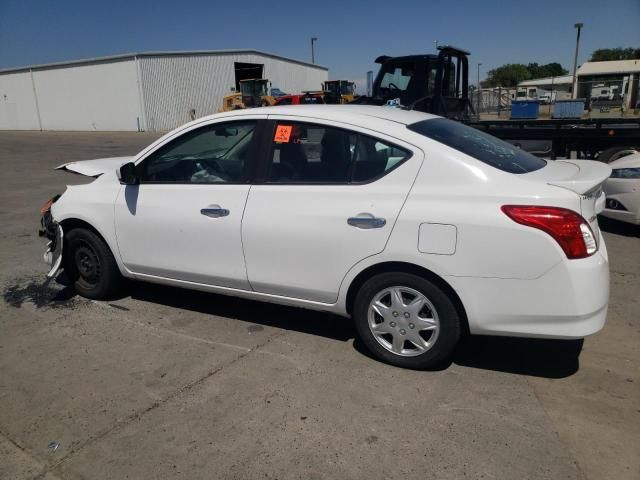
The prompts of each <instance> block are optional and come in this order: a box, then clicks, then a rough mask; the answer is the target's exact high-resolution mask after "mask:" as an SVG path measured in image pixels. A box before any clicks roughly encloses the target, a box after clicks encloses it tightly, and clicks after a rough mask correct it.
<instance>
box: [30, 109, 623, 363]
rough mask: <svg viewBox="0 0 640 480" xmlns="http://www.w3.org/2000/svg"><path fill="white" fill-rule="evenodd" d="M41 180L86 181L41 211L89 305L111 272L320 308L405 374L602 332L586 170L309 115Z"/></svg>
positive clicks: (577, 164) (193, 135)
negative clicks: (351, 325) (507, 344)
mask: <svg viewBox="0 0 640 480" xmlns="http://www.w3.org/2000/svg"><path fill="white" fill-rule="evenodd" d="M59 168H62V169H65V170H69V171H73V172H77V173H81V174H84V175H89V176H94V177H97V178H96V179H95V180H93V181H92V182H91V183H88V184H85V185H78V186H70V187H68V188H67V190H66V191H65V192H64V193H63V194H62V195H61V196H58V197H55V198H54V199H52V200H50V201H49V202H48V203H47V204H46V205H45V206H44V208H43V210H42V212H43V220H42V223H43V230H44V232H45V233H46V235H47V236H48V237H49V238H50V239H51V242H50V244H49V250H48V251H47V253H46V254H45V257H46V258H47V260H48V261H49V262H50V263H51V264H52V269H51V271H50V273H49V275H50V276H53V275H55V273H56V271H57V270H58V269H59V268H60V267H62V268H64V269H65V270H66V271H67V274H68V275H69V276H70V278H71V280H72V281H73V283H74V285H75V288H76V290H77V292H78V293H79V294H80V295H83V296H86V297H88V298H96V299H103V298H108V297H109V296H112V295H114V293H115V292H116V291H117V290H118V288H119V287H120V285H121V281H120V280H121V279H122V278H123V277H126V278H130V279H135V280H141V281H149V282H156V283H161V284H168V285H174V286H179V287H184V288H193V289H198V290H205V291H209V292H215V293H221V294H225V295H234V296H240V297H244V298H251V299H254V300H262V301H267V302H274V303H281V304H286V305H293V306H297V307H303V308H309V309H314V310H322V311H328V312H333V313H335V314H338V315H342V316H345V317H352V318H353V320H354V321H355V325H356V328H357V332H358V335H359V336H360V338H361V339H362V341H363V343H364V344H365V345H366V346H367V347H368V348H369V349H370V350H371V352H372V353H373V354H374V355H375V356H376V357H378V358H379V359H381V360H383V361H386V362H389V363H391V364H394V365H398V366H402V367H409V368H427V367H432V366H434V365H437V364H439V363H441V362H442V361H444V360H445V359H446V358H447V357H449V356H450V355H451V353H452V351H453V349H454V347H455V346H456V344H457V342H458V340H459V338H460V336H461V335H462V334H463V332H465V331H469V332H470V333H471V334H492V335H515V336H528V337H549V338H581V337H584V336H586V335H590V334H593V333H595V332H597V331H599V330H600V329H601V328H602V327H603V325H604V322H605V318H606V313H607V305H608V298H609V269H608V259H607V250H606V247H605V244H604V240H603V238H602V237H601V235H600V230H599V228H598V223H597V218H596V215H597V214H598V213H599V212H600V211H602V209H603V208H604V195H603V193H602V183H603V182H604V181H605V180H606V179H607V178H608V177H609V175H610V173H611V169H610V168H609V167H608V166H607V165H606V164H603V163H600V162H592V161H549V162H547V161H545V160H542V159H540V158H537V157H534V156H532V155H530V154H528V153H527V152H524V151H522V150H520V149H518V148H516V147H514V146H512V145H510V144H507V143H504V142H502V141H501V140H498V139H496V138H495V137H492V136H490V135H487V134H485V133H483V132H480V131H478V130H475V129H473V128H470V127H467V126H465V125H463V124H461V123H457V122H454V121H450V120H446V119H444V118H439V117H436V116H433V115H428V114H424V113H419V112H413V111H403V110H399V109H393V108H384V107H371V106H329V105H321V106H295V107H271V108H268V109H267V108H256V109H247V110H237V111H233V112H228V113H223V114H217V115H212V116H209V117H205V118H201V119H198V120H196V121H194V122H191V123H188V124H186V125H184V126H182V127H180V128H178V129H176V130H174V131H172V132H171V133H168V134H167V135H165V136H164V137H162V138H160V139H159V140H158V141H156V142H154V143H153V144H152V145H150V146H149V147H147V148H145V149H144V150H143V151H141V152H140V153H139V154H138V155H136V156H133V157H125V158H122V157H120V158H114V159H102V160H92V161H86V162H73V163H69V164H66V165H63V166H61V167H59ZM213 301H215V299H213ZM256 315H259V312H256ZM301 321H304V320H301Z"/></svg>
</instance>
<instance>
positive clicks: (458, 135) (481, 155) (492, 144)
mask: <svg viewBox="0 0 640 480" xmlns="http://www.w3.org/2000/svg"><path fill="white" fill-rule="evenodd" d="M407 128H408V129H409V130H411V131H413V132H416V133H419V134H420V135H424V136H425V137H428V138H431V139H432V140H436V141H438V142H440V143H442V144H444V145H447V146H448V147H451V148H453V149H455V150H458V151H459V152H462V153H465V154H467V155H469V156H470V157H473V158H475V159H477V160H480V161H481V162H484V163H486V164H488V165H491V166H492V167H494V168H497V169H499V170H502V171H504V172H509V173H529V172H533V171H536V170H539V169H541V168H542V167H544V166H545V165H546V164H547V162H546V161H545V160H543V159H541V158H538V157H536V156H534V155H532V154H530V153H528V152H525V151H524V150H521V149H519V148H517V147H515V146H514V145H511V144H510V143H507V142H504V141H502V140H500V139H499V138H496V137H494V136H493V135H489V134H488V133H484V132H481V131H480V130H477V129H475V128H472V127H469V126H467V125H464V124H462V123H459V122H454V121H453V120H447V119H445V118H434V119H431V120H423V121H421V122H417V123H413V124H411V125H407Z"/></svg>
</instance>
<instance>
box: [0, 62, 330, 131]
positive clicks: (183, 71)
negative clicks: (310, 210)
mask: <svg viewBox="0 0 640 480" xmlns="http://www.w3.org/2000/svg"><path fill="white" fill-rule="evenodd" d="M327 77H328V70H327V68H325V67H322V66H319V65H313V64H310V63H306V62H301V61H298V60H293V59H290V58H285V57H281V56H278V55H273V54H270V53H264V52H259V51H257V50H219V51H190V52H153V53H136V54H126V55H116V56H111V57H101V58H93V59H87V60H78V61H71V62H63V63H54V64H47V65H36V66H31V67H22V68H13V69H7V70H0V130H120V131H127V130H128V131H137V130H145V131H163V130H171V129H172V128H174V127H176V126H178V125H181V124H183V123H185V122H188V121H189V120H191V118H192V116H193V115H194V114H195V116H196V117H201V116H204V115H208V114H211V113H215V112H217V111H218V109H219V108H220V107H221V105H222V98H223V97H224V95H227V94H228V93H230V92H231V90H232V89H233V88H237V87H238V81H239V80H242V79H244V78H268V79H269V80H270V81H271V83H272V86H273V87H278V88H279V89H281V90H282V91H285V92H291V93H295V92H301V91H305V90H319V89H320V88H321V83H322V82H324V81H326V80H327ZM194 111H195V112H194Z"/></svg>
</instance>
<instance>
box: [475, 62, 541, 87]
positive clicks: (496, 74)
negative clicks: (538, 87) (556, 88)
mask: <svg viewBox="0 0 640 480" xmlns="http://www.w3.org/2000/svg"><path fill="white" fill-rule="evenodd" d="M530 78H531V73H529V69H528V68H527V66H526V65H522V64H520V63H508V64H506V65H502V66H501V67H498V68H494V69H493V70H489V72H487V79H486V80H485V81H483V82H480V83H481V85H482V86H483V87H515V86H516V85H518V83H520V82H522V81H524V80H529V79H530Z"/></svg>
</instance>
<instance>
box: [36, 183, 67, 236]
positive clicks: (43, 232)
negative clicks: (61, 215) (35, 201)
mask: <svg viewBox="0 0 640 480" xmlns="http://www.w3.org/2000/svg"><path fill="white" fill-rule="evenodd" d="M60 195H61V194H58V195H55V196H53V197H51V198H50V199H49V200H47V201H46V202H44V204H43V205H42V207H40V214H41V215H42V217H41V218H40V230H38V235H40V236H41V237H47V238H48V239H49V240H53V239H54V238H55V237H56V226H55V224H54V222H53V217H52V216H51V206H52V205H53V204H54V203H56V201H57V200H58V199H59V198H60Z"/></svg>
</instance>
